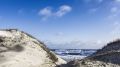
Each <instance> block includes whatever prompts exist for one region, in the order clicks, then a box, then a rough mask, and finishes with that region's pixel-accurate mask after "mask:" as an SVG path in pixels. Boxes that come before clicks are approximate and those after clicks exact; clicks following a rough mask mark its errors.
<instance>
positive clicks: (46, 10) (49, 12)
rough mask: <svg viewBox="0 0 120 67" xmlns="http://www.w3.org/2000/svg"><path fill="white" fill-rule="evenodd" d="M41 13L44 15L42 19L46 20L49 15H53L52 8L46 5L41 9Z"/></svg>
mask: <svg viewBox="0 0 120 67" xmlns="http://www.w3.org/2000/svg"><path fill="white" fill-rule="evenodd" d="M38 14H39V15H41V16H43V17H42V20H46V19H47V18H48V17H50V16H52V8H51V7H46V8H43V9H42V10H40V11H39V13H38Z"/></svg>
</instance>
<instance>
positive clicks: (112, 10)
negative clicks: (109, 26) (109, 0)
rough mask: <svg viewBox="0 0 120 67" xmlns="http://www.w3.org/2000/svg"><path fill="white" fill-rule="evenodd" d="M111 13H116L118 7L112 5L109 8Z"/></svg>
mask: <svg viewBox="0 0 120 67" xmlns="http://www.w3.org/2000/svg"><path fill="white" fill-rule="evenodd" d="M110 11H111V12H112V13H116V12H117V11H118V8H117V7H112V8H111V10H110Z"/></svg>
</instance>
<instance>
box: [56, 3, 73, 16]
mask: <svg viewBox="0 0 120 67" xmlns="http://www.w3.org/2000/svg"><path fill="white" fill-rule="evenodd" d="M71 10H72V8H71V7H70V6H68V5H63V6H61V7H60V8H59V10H58V11H57V12H56V13H55V16H58V17H61V16H63V15H65V14H66V13H68V12H70V11H71Z"/></svg>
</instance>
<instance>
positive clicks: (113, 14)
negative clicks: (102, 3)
mask: <svg viewBox="0 0 120 67" xmlns="http://www.w3.org/2000/svg"><path fill="white" fill-rule="evenodd" d="M119 15H120V8H119V7H117V6H115V7H111V9H110V14H109V16H108V19H115V18H116V17H118V16H119Z"/></svg>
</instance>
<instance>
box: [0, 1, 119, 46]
mask: <svg viewBox="0 0 120 67" xmlns="http://www.w3.org/2000/svg"><path fill="white" fill-rule="evenodd" d="M119 17H120V0H0V23H1V24H0V29H9V28H10V29H19V30H23V31H25V32H27V33H29V34H31V35H33V36H34V37H36V38H38V39H39V40H41V41H43V42H45V43H46V44H47V46H48V47H50V48H100V47H102V46H104V45H105V43H107V42H109V41H113V40H115V39H118V38H120V19H119Z"/></svg>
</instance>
